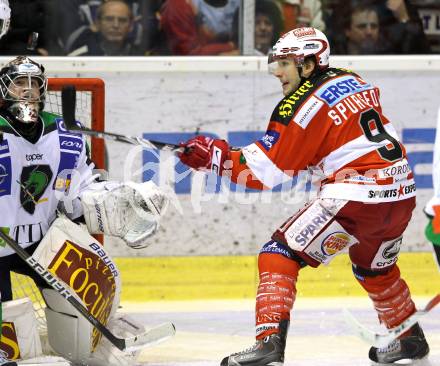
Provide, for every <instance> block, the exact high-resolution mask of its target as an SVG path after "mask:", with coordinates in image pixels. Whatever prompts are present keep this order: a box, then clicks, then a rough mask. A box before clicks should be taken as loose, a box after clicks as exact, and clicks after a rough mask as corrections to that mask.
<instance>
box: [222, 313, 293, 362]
mask: <svg viewBox="0 0 440 366" xmlns="http://www.w3.org/2000/svg"><path fill="white" fill-rule="evenodd" d="M288 329H289V321H288V320H282V321H281V322H280V327H279V331H278V333H277V334H272V335H270V336H267V337H265V338H264V339H260V340H257V342H255V344H254V345H253V346H252V347H250V348H248V349H246V350H244V351H242V352H238V353H233V354H232V355H230V356H228V357H225V358H224V359H223V360H222V363H221V364H220V366H283V365H284V349H285V348H286V338H287V331H288Z"/></svg>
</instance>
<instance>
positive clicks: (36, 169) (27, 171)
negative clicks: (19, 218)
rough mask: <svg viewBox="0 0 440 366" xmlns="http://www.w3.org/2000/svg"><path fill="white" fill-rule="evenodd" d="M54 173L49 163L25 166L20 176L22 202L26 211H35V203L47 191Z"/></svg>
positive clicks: (31, 212)
mask: <svg viewBox="0 0 440 366" xmlns="http://www.w3.org/2000/svg"><path fill="white" fill-rule="evenodd" d="M52 176H53V173H52V170H51V169H50V166H49V165H30V166H25V167H23V170H22V171H21V176H20V202H21V205H22V207H23V208H24V209H25V210H26V212H28V213H30V214H31V215H32V214H33V213H34V212H35V205H36V204H38V203H39V202H40V198H41V197H42V196H43V194H44V192H45V191H46V188H47V186H48V185H49V183H50V181H51V179H52Z"/></svg>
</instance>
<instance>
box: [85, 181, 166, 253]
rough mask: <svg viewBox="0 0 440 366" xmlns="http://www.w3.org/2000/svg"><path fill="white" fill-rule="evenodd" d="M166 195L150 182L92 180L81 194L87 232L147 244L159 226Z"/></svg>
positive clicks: (135, 245) (132, 244) (140, 245)
mask: <svg viewBox="0 0 440 366" xmlns="http://www.w3.org/2000/svg"><path fill="white" fill-rule="evenodd" d="M168 201H169V200H168V197H167V195H166V194H165V193H164V192H162V191H161V190H160V189H159V187H157V186H156V185H155V184H154V183H153V182H151V181H149V182H145V183H134V182H126V183H117V182H99V183H93V184H91V185H90V186H89V188H88V189H87V190H85V191H84V192H83V193H82V194H81V203H82V206H83V214H84V218H85V220H86V224H87V227H88V229H89V232H90V233H92V234H100V233H103V234H107V235H112V236H117V237H120V238H122V239H123V240H124V241H125V242H126V243H127V245H128V246H130V247H132V248H135V249H139V248H143V247H145V246H147V245H148V244H147V243H146V242H145V240H146V239H147V238H149V237H150V236H152V235H153V234H154V233H155V232H156V231H157V229H158V227H159V222H160V218H161V216H163V214H164V213H165V211H166V208H167V206H168Z"/></svg>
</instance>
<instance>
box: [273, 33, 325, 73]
mask: <svg viewBox="0 0 440 366" xmlns="http://www.w3.org/2000/svg"><path fill="white" fill-rule="evenodd" d="M307 57H314V58H315V60H316V65H317V67H318V68H319V69H321V70H322V69H325V68H327V67H328V65H329V58H330V44H329V42H328V39H327V37H326V36H325V34H324V33H322V32H321V31H320V30H319V29H316V28H312V27H303V28H296V29H293V30H291V31H290V32H287V33H285V34H284V35H282V36H281V37H280V39H279V40H278V41H277V43H275V45H274V46H273V47H272V51H271V52H270V53H269V59H268V63H269V65H270V64H271V63H272V62H275V61H278V60H281V59H285V58H290V59H293V60H294V61H295V64H296V65H297V66H298V67H301V66H302V65H303V64H304V60H305V59H306V58H307Z"/></svg>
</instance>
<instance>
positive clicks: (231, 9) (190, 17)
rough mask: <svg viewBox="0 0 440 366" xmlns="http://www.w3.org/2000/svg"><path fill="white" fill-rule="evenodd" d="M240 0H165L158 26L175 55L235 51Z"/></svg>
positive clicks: (228, 53)
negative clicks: (160, 27) (159, 25)
mask: <svg viewBox="0 0 440 366" xmlns="http://www.w3.org/2000/svg"><path fill="white" fill-rule="evenodd" d="M239 6H240V0H166V1H165V2H164V4H163V6H162V8H161V11H160V17H161V18H160V20H161V26H162V29H163V31H164V34H165V36H166V41H167V44H168V47H169V49H170V51H171V53H172V54H174V55H238V54H240V51H239V49H238V45H237V34H238V30H237V29H235V28H236V27H235V26H234V24H236V19H237V14H238V10H239Z"/></svg>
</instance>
